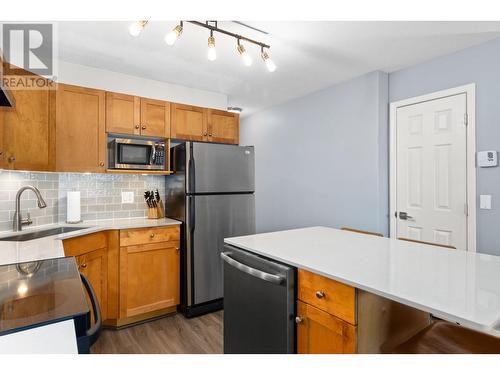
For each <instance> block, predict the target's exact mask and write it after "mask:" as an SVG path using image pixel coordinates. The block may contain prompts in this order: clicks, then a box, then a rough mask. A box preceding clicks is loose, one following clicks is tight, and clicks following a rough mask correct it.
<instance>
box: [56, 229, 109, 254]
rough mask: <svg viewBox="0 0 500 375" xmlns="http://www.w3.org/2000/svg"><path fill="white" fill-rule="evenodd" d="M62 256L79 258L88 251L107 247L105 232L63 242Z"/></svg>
mask: <svg viewBox="0 0 500 375" xmlns="http://www.w3.org/2000/svg"><path fill="white" fill-rule="evenodd" d="M63 246H64V254H65V255H66V256H70V257H74V256H79V255H82V254H85V253H88V252H90V251H94V250H98V249H103V248H106V247H107V232H98V233H92V234H87V235H84V236H80V237H74V238H68V239H67V240H63Z"/></svg>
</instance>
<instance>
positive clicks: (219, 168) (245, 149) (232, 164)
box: [187, 142, 255, 194]
mask: <svg viewBox="0 0 500 375" xmlns="http://www.w3.org/2000/svg"><path fill="white" fill-rule="evenodd" d="M187 147H189V155H188V160H187V167H188V169H189V173H188V179H189V183H188V184H187V192H188V193H193V194H203V193H241V192H253V191H254V190H255V184H254V177H255V166H254V148H253V146H234V145H223V144H214V143H197V142H190V143H189V144H188V145H187Z"/></svg>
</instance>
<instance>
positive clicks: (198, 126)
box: [170, 103, 207, 141]
mask: <svg viewBox="0 0 500 375" xmlns="http://www.w3.org/2000/svg"><path fill="white" fill-rule="evenodd" d="M171 108H172V115H171V132H170V135H171V137H172V138H175V139H183V140H187V141H206V140H207V111H206V109H204V108H200V107H194V106H190V105H183V104H174V103H172V105H171Z"/></svg>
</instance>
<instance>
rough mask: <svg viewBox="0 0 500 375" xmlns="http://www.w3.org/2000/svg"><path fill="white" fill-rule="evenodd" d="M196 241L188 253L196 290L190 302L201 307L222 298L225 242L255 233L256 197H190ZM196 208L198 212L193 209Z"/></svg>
mask: <svg viewBox="0 0 500 375" xmlns="http://www.w3.org/2000/svg"><path fill="white" fill-rule="evenodd" d="M187 202H188V203H187V204H188V212H189V213H191V214H190V215H189V220H188V222H189V225H188V228H190V230H191V234H190V237H192V240H191V241H189V242H190V244H189V245H190V246H189V249H188V257H189V259H188V273H192V277H189V276H188V280H191V282H192V286H191V288H188V301H191V303H190V305H192V304H200V303H204V302H208V301H212V300H214V299H218V298H221V297H222V294H223V285H222V261H221V258H220V253H221V252H222V249H223V247H224V238H226V237H233V236H243V235H247V234H254V233H255V201H254V195H253V194H231V195H201V196H200V195H197V196H190V197H187ZM193 206H194V208H195V209H194V212H193V211H192V209H191V208H192V207H193Z"/></svg>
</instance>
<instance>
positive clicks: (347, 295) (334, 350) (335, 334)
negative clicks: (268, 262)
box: [296, 269, 357, 354]
mask: <svg viewBox="0 0 500 375" xmlns="http://www.w3.org/2000/svg"><path fill="white" fill-rule="evenodd" d="M297 294H298V299H299V301H298V302H297V318H296V323H297V352H298V353H299V354H325V353H330V354H343V353H351V354H352V353H355V352H356V348H357V345H356V339H357V337H356V330H357V327H356V290H355V289H354V288H353V287H350V286H348V285H345V284H342V283H339V282H337V281H335V280H331V279H328V278H326V277H323V276H320V275H316V274H314V273H311V272H308V271H305V270H302V269H299V271H298V293H297Z"/></svg>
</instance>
